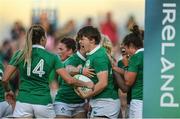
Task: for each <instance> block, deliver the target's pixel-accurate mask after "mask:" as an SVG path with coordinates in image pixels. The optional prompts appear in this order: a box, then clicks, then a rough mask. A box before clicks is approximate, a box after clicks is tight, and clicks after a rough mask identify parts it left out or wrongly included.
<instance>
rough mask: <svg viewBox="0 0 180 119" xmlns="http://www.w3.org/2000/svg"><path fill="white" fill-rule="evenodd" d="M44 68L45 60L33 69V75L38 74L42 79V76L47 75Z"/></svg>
mask: <svg viewBox="0 0 180 119" xmlns="http://www.w3.org/2000/svg"><path fill="white" fill-rule="evenodd" d="M43 67H44V60H43V59H41V60H40V61H39V63H38V64H37V65H36V67H35V68H34V69H33V71H32V73H34V74H38V75H39V77H42V75H44V74H45V72H44V71H43Z"/></svg>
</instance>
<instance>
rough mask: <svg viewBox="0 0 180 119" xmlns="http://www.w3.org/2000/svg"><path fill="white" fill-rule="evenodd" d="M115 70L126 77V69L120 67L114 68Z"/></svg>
mask: <svg viewBox="0 0 180 119" xmlns="http://www.w3.org/2000/svg"><path fill="white" fill-rule="evenodd" d="M113 70H114V71H116V72H117V73H119V74H120V75H122V76H123V75H124V72H125V71H124V69H122V68H119V67H117V66H114V67H113Z"/></svg>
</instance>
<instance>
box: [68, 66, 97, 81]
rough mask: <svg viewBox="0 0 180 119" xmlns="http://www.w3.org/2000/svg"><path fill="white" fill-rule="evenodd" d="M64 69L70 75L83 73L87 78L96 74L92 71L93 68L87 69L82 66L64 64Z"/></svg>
mask: <svg viewBox="0 0 180 119" xmlns="http://www.w3.org/2000/svg"><path fill="white" fill-rule="evenodd" d="M66 70H67V71H68V73H69V74H70V75H71V76H74V75H76V74H83V75H85V76H87V77H89V78H91V77H94V75H96V74H95V73H94V69H89V68H83V67H82V66H78V67H74V66H72V65H68V66H66Z"/></svg>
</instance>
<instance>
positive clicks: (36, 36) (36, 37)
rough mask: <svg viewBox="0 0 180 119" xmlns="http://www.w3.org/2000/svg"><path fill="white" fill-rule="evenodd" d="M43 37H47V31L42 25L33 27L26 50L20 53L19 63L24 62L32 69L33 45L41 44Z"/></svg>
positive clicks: (27, 40)
mask: <svg viewBox="0 0 180 119" xmlns="http://www.w3.org/2000/svg"><path fill="white" fill-rule="evenodd" d="M42 37H45V30H44V28H43V27H42V26H41V25H32V26H31V27H30V28H29V30H28V32H27V34H26V42H25V46H24V48H23V49H22V50H21V51H20V52H19V54H18V58H17V60H16V61H17V62H16V63H18V62H19V61H22V60H24V66H25V65H26V64H27V68H30V67H31V55H32V45H33V44H38V43H39V44H40V40H41V39H42Z"/></svg>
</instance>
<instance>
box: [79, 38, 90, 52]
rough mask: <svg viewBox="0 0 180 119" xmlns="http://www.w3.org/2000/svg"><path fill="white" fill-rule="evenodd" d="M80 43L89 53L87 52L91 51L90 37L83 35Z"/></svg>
mask: <svg viewBox="0 0 180 119" xmlns="http://www.w3.org/2000/svg"><path fill="white" fill-rule="evenodd" d="M79 43H80V46H81V47H82V48H83V50H84V51H85V52H86V53H87V52H90V48H89V45H90V43H91V42H90V39H89V38H87V37H85V36H83V37H82V38H81V39H80V40H79Z"/></svg>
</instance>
